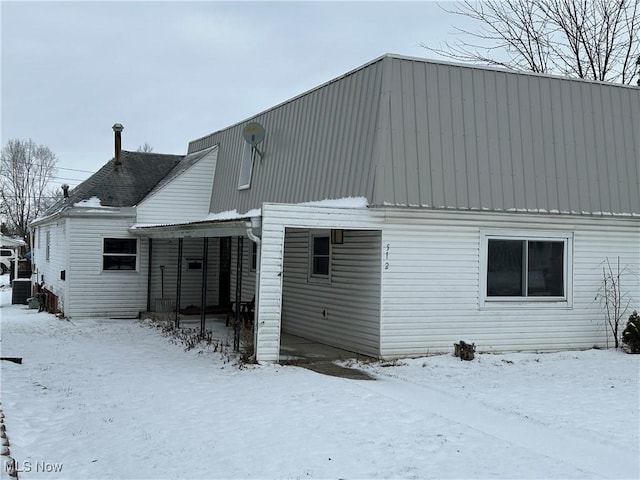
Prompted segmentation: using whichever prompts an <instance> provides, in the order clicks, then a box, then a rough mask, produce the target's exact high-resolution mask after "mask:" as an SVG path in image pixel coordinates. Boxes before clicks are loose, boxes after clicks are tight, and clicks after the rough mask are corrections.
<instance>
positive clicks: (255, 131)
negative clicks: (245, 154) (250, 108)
mask: <svg viewBox="0 0 640 480" xmlns="http://www.w3.org/2000/svg"><path fill="white" fill-rule="evenodd" d="M242 136H243V137H244V140H245V142H247V143H248V144H249V145H251V151H252V152H258V155H260V160H262V157H263V154H262V152H261V151H260V150H258V147H256V145H258V144H260V143H262V141H263V140H264V127H263V126H262V125H260V124H259V123H258V122H249V123H247V124H246V125H245V126H244V128H243V129H242Z"/></svg>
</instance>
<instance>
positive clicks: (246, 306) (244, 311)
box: [225, 295, 256, 327]
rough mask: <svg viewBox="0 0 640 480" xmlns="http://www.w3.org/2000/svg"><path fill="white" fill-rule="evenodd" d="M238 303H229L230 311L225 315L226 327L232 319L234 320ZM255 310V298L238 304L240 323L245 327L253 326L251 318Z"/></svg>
mask: <svg viewBox="0 0 640 480" xmlns="http://www.w3.org/2000/svg"><path fill="white" fill-rule="evenodd" d="M237 304H238V302H231V311H229V312H228V313H227V321H226V322H225V325H226V326H227V327H228V326H229V322H230V321H231V319H232V318H235V313H236V309H237ZM255 309H256V296H255V295H254V296H253V298H252V299H251V301H250V302H240V321H241V322H242V324H243V325H244V326H245V327H249V326H251V325H253V317H254V312H255Z"/></svg>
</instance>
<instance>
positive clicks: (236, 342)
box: [233, 237, 244, 352]
mask: <svg viewBox="0 0 640 480" xmlns="http://www.w3.org/2000/svg"><path fill="white" fill-rule="evenodd" d="M243 240H244V239H243V237H238V255H237V258H236V318H235V321H234V322H233V349H234V350H235V351H236V352H237V351H238V350H240V304H241V303H242V254H243V248H242V243H243Z"/></svg>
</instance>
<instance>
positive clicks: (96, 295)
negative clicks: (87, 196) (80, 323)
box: [65, 217, 148, 318]
mask: <svg viewBox="0 0 640 480" xmlns="http://www.w3.org/2000/svg"><path fill="white" fill-rule="evenodd" d="M132 220H133V219H132V218H131V217H117V218H108V217H107V218H95V217H94V218H86V217H85V218H82V217H80V218H70V219H69V231H70V232H69V233H70V234H69V251H70V252H73V261H72V262H70V264H69V269H68V270H67V283H68V285H69V299H68V301H67V311H66V312H65V313H66V314H67V315H68V316H70V317H76V318H78V317H85V316H86V317H128V318H133V317H136V316H137V315H138V313H139V312H141V311H144V310H145V309H146V304H147V269H148V257H147V255H148V244H147V242H146V241H138V269H137V270H136V271H127V272H126V274H123V272H122V271H118V270H114V271H107V270H102V255H101V252H102V245H103V239H104V238H105V237H109V238H131V239H135V238H136V237H134V236H132V235H131V234H130V233H129V231H128V229H129V225H131V222H132Z"/></svg>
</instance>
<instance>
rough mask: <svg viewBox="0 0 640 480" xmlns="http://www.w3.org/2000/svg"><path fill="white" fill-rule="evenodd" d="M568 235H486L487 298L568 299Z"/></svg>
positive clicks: (486, 299) (489, 299) (484, 239)
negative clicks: (524, 236)
mask: <svg viewBox="0 0 640 480" xmlns="http://www.w3.org/2000/svg"><path fill="white" fill-rule="evenodd" d="M569 238H570V237H569V236H568V235H561V236H558V235H549V236H544V237H535V236H530V237H528V238H522V237H518V236H515V235H514V236H513V237H511V236H506V235H495V236H494V235H486V236H485V237H483V241H484V246H483V249H484V251H485V252H486V253H485V259H486V260H485V262H484V266H483V268H484V272H486V279H485V282H484V284H485V292H484V293H485V301H493V300H504V301H508V300H520V301H522V300H526V301H540V300H548V301H558V300H566V299H567V296H568V295H567V291H568V277H569V276H568V256H569V251H568V247H569Z"/></svg>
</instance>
